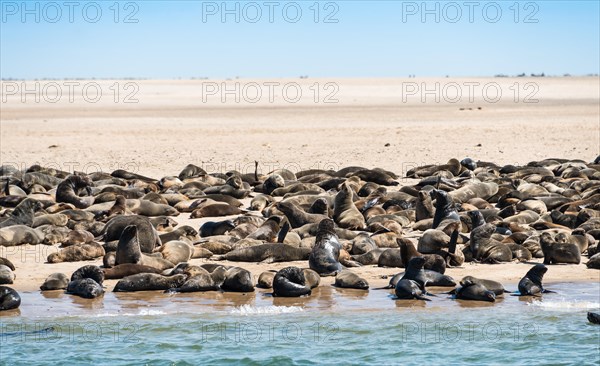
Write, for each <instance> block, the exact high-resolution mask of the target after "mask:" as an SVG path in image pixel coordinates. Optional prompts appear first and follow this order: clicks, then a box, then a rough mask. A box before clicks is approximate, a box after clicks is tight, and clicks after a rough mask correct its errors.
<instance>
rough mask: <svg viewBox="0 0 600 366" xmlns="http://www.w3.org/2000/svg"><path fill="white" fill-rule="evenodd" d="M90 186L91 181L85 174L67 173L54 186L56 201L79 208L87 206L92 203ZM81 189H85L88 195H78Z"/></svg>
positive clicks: (91, 184)
mask: <svg viewBox="0 0 600 366" xmlns="http://www.w3.org/2000/svg"><path fill="white" fill-rule="evenodd" d="M92 186H93V182H92V180H91V179H90V178H89V177H87V176H82V175H69V176H68V177H67V178H65V180H63V181H62V182H60V183H59V184H58V187H57V188H56V202H66V203H70V204H72V205H73V206H75V207H77V208H79V209H84V208H88V207H90V206H91V205H92V204H93V203H94V197H93V196H91V193H92V190H91V187H92ZM82 189H85V190H86V191H87V193H88V195H90V197H79V191H80V190H82Z"/></svg>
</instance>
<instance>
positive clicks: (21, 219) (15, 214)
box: [0, 198, 43, 228]
mask: <svg viewBox="0 0 600 366" xmlns="http://www.w3.org/2000/svg"><path fill="white" fill-rule="evenodd" d="M42 208H43V206H42V203H41V202H39V201H37V200H34V199H32V198H25V199H24V200H23V201H21V203H19V204H18V205H17V207H15V209H14V210H13V211H12V212H11V213H10V215H9V216H8V219H6V220H4V221H2V222H0V228H3V227H8V226H13V225H25V226H29V227H31V226H33V221H34V214H35V212H36V211H39V210H41V209H42Z"/></svg>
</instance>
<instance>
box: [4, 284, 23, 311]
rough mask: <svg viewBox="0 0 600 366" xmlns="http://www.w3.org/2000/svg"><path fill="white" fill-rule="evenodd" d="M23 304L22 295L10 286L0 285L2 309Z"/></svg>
mask: <svg viewBox="0 0 600 366" xmlns="http://www.w3.org/2000/svg"><path fill="white" fill-rule="evenodd" d="M19 306H21V296H19V293H18V292H17V291H15V290H13V289H12V288H10V287H6V286H0V311H3V310H12V309H16V308H18V307H19Z"/></svg>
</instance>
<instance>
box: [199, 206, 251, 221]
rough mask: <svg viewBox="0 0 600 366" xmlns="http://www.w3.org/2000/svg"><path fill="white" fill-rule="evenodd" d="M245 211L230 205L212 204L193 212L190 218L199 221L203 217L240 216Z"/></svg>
mask: <svg viewBox="0 0 600 366" xmlns="http://www.w3.org/2000/svg"><path fill="white" fill-rule="evenodd" d="M243 212H245V211H243V210H241V209H239V208H237V207H235V206H232V205H230V204H228V203H222V202H220V203H212V204H208V205H206V206H202V207H200V208H198V209H195V210H194V211H192V213H191V215H190V218H191V219H197V218H201V217H218V216H230V215H239V214H241V213H243Z"/></svg>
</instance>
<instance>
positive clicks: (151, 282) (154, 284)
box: [113, 273, 187, 292]
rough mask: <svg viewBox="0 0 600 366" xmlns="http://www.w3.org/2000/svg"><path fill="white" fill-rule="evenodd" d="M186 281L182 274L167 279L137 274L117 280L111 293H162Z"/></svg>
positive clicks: (155, 275) (154, 275)
mask: <svg viewBox="0 0 600 366" xmlns="http://www.w3.org/2000/svg"><path fill="white" fill-rule="evenodd" d="M186 279H187V276H186V275H184V274H176V275H173V276H168V277H167V276H163V275H160V274H156V273H138V274H134V275H131V276H127V277H124V278H122V279H121V280H119V282H117V284H116V285H115V287H114V289H113V292H133V291H156V290H163V291H164V290H168V289H170V288H177V287H179V286H181V285H183V284H184V283H185V281H186Z"/></svg>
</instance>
